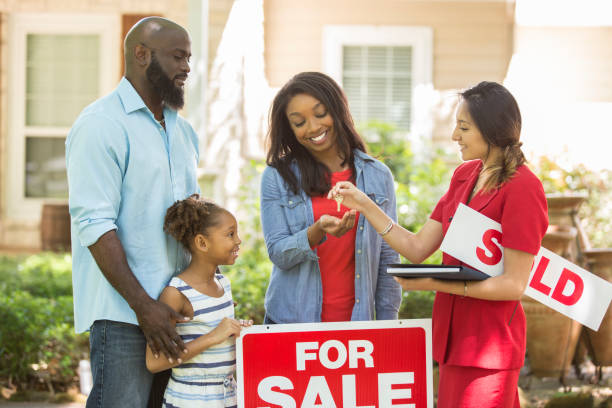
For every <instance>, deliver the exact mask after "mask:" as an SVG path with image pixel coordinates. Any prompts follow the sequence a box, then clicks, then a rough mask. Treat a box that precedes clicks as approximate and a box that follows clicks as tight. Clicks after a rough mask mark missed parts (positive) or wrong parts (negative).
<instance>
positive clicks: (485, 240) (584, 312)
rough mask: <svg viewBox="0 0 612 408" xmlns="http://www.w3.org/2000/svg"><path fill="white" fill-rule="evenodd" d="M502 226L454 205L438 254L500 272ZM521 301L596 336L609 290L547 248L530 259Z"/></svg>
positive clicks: (610, 294)
mask: <svg viewBox="0 0 612 408" xmlns="http://www.w3.org/2000/svg"><path fill="white" fill-rule="evenodd" d="M501 237H502V229H501V224H499V223H498V222H495V221H493V220H492V219H490V218H488V217H487V216H485V215H482V214H480V213H479V212H478V211H475V210H473V209H471V208H470V207H468V206H466V205H464V204H459V207H458V208H457V211H456V212H455V215H454V216H453V220H452V222H451V225H450V226H449V228H448V231H447V232H446V236H445V237H444V240H443V241H442V245H441V246H440V249H442V251H444V252H446V253H447V254H449V255H450V256H452V257H454V258H456V259H458V260H460V261H461V262H464V263H466V264H468V265H470V266H471V267H473V268H476V269H478V270H480V271H482V272H484V273H486V274H488V275H490V276H497V275H501V274H502V273H503V270H504V263H503V247H502V246H501ZM525 295H527V296H529V297H531V298H533V299H535V300H537V301H539V302H541V303H543V304H544V305H546V306H548V307H550V308H552V309H554V310H556V311H557V312H559V313H562V314H564V315H566V316H568V317H569V318H571V319H574V320H576V321H578V322H580V323H582V324H583V325H585V326H587V327H589V328H590V329H593V330H597V329H599V325H600V324H601V321H602V319H603V317H604V315H605V314H606V311H607V310H608V306H609V305H610V301H611V300H612V284H611V283H610V282H608V281H606V280H604V279H601V278H600V277H598V276H596V275H594V274H592V273H590V272H588V271H587V270H585V269H583V268H581V267H579V266H577V265H574V264H573V263H571V262H569V261H568V260H566V259H564V258H562V257H560V256H559V255H557V254H555V253H554V252H551V251H549V250H548V249H546V248H540V251H539V252H538V254H537V255H536V256H535V260H534V263H533V267H532V269H531V274H530V276H529V283H528V285H527V289H526V290H525Z"/></svg>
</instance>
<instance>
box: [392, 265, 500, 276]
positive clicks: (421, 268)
mask: <svg viewBox="0 0 612 408" xmlns="http://www.w3.org/2000/svg"><path fill="white" fill-rule="evenodd" d="M387 273H388V274H389V275H393V276H398V277H400V278H435V279H452V280H483V279H487V278H488V277H489V275H487V274H486V273H484V272H480V271H477V270H476V269H472V268H470V267H468V266H465V265H427V264H389V265H387Z"/></svg>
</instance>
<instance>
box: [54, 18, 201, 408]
mask: <svg viewBox="0 0 612 408" xmlns="http://www.w3.org/2000/svg"><path fill="white" fill-rule="evenodd" d="M124 52H125V77H124V78H122V79H121V81H120V82H119V85H118V86H117V88H116V89H115V90H114V91H113V92H112V93H111V94H109V95H107V96H105V97H103V98H101V99H99V100H97V101H95V102H94V103H92V104H91V105H89V106H88V107H86V108H85V109H84V110H83V112H81V114H80V115H79V117H78V118H77V120H76V122H75V123H74V125H73V127H72V129H71V130H70V133H69V135H68V137H67V139H66V166H67V172H68V183H69V191H70V193H69V205H70V215H71V219H72V256H73V258H72V261H73V290H74V317H75V319H74V320H75V328H76V331H77V332H84V331H87V330H89V331H90V336H89V340H90V346H91V355H90V357H91V366H92V374H93V388H92V390H91V393H90V394H89V398H88V400H87V407H113V408H117V407H146V406H147V401H148V400H149V391H150V389H151V383H152V378H153V377H152V375H151V373H149V372H148V371H147V369H146V366H145V347H146V344H147V343H148V344H149V345H150V346H151V349H152V350H153V352H154V353H155V354H156V355H158V356H159V358H168V359H170V360H171V361H172V360H174V361H180V358H181V356H182V355H183V352H184V349H185V346H184V344H183V341H182V340H181V338H180V337H179V336H178V335H177V333H176V331H175V329H174V327H175V323H176V322H178V321H184V320H189V319H190V317H191V316H182V315H180V314H178V313H176V312H174V311H173V310H172V309H171V308H169V307H168V306H166V305H165V304H163V303H160V302H158V301H157V300H156V299H157V298H158V296H159V294H160V292H161V290H162V289H163V288H164V286H165V285H166V284H167V282H168V281H169V280H170V278H171V277H172V276H173V275H175V274H176V273H178V272H179V271H180V270H182V269H183V268H184V267H185V266H186V264H187V261H188V260H187V259H185V255H184V251H183V250H182V249H181V248H180V247H179V244H178V243H177V242H176V241H175V240H174V239H172V238H171V237H169V236H168V235H166V234H165V233H164V232H163V228H162V226H163V221H164V216H165V213H166V209H167V208H168V207H169V206H170V205H172V204H173V203H174V202H175V201H177V200H182V199H184V198H186V197H189V196H190V195H191V194H193V193H196V192H198V190H199V189H198V184H197V178H196V166H197V163H198V138H197V135H196V134H195V132H194V130H193V128H192V127H191V126H190V125H189V124H188V123H187V122H186V121H185V120H184V119H183V118H181V117H179V116H178V115H177V110H178V109H180V108H182V107H183V103H184V98H183V95H184V84H185V80H186V79H187V75H188V74H189V59H190V57H191V40H190V38H189V34H188V33H187V31H186V30H185V29H184V28H182V27H181V26H179V25H178V24H176V23H174V22H172V21H170V20H167V19H164V18H161V17H147V18H145V19H143V20H141V21H139V22H138V23H136V25H134V27H132V29H131V30H130V31H129V33H128V34H127V36H126V38H125V43H124Z"/></svg>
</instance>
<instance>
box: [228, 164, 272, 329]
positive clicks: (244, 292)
mask: <svg viewBox="0 0 612 408" xmlns="http://www.w3.org/2000/svg"><path fill="white" fill-rule="evenodd" d="M264 168H265V165H264V163H263V162H260V161H256V160H251V162H250V164H249V166H245V168H244V169H243V175H244V180H245V183H244V185H243V186H242V188H241V190H240V203H241V204H240V208H239V209H238V217H237V218H238V219H239V224H240V225H239V231H238V234H239V235H240V239H242V244H241V245H240V247H241V251H240V256H239V257H238V259H237V260H236V263H235V264H234V265H233V266H231V267H224V268H223V270H224V273H225V274H226V275H227V277H228V278H229V279H230V281H231V282H232V295H233V297H234V301H235V302H236V303H237V305H236V311H235V312H236V317H237V318H239V319H253V321H254V323H255V324H261V323H263V318H264V315H265V308H264V298H265V294H266V289H267V287H268V281H269V278H270V272H271V271H272V262H271V261H270V258H268V251H267V249H266V245H265V242H264V239H263V233H262V230H261V219H260V217H259V214H260V204H259V180H260V177H259V176H260V175H261V173H262V172H263V169H264Z"/></svg>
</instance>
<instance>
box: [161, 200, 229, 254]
mask: <svg viewBox="0 0 612 408" xmlns="http://www.w3.org/2000/svg"><path fill="white" fill-rule="evenodd" d="M222 212H227V210H226V209H225V208H223V207H220V206H218V205H217V204H215V203H213V202H212V201H207V200H205V199H203V198H201V197H200V195H199V194H193V195H191V196H189V197H188V198H186V199H184V200H179V201H177V202H175V203H174V204H172V205H171V206H170V208H168V210H167V211H166V217H165V218H164V231H165V232H167V233H168V234H170V235H171V236H172V237H174V239H176V240H177V241H178V242H180V243H181V244H183V246H184V247H185V248H188V249H191V244H192V243H193V239H194V238H195V236H196V235H198V234H203V235H206V231H207V230H208V228H210V227H214V226H215V225H217V223H218V222H219V218H218V217H217V215H218V214H220V213H222Z"/></svg>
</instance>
